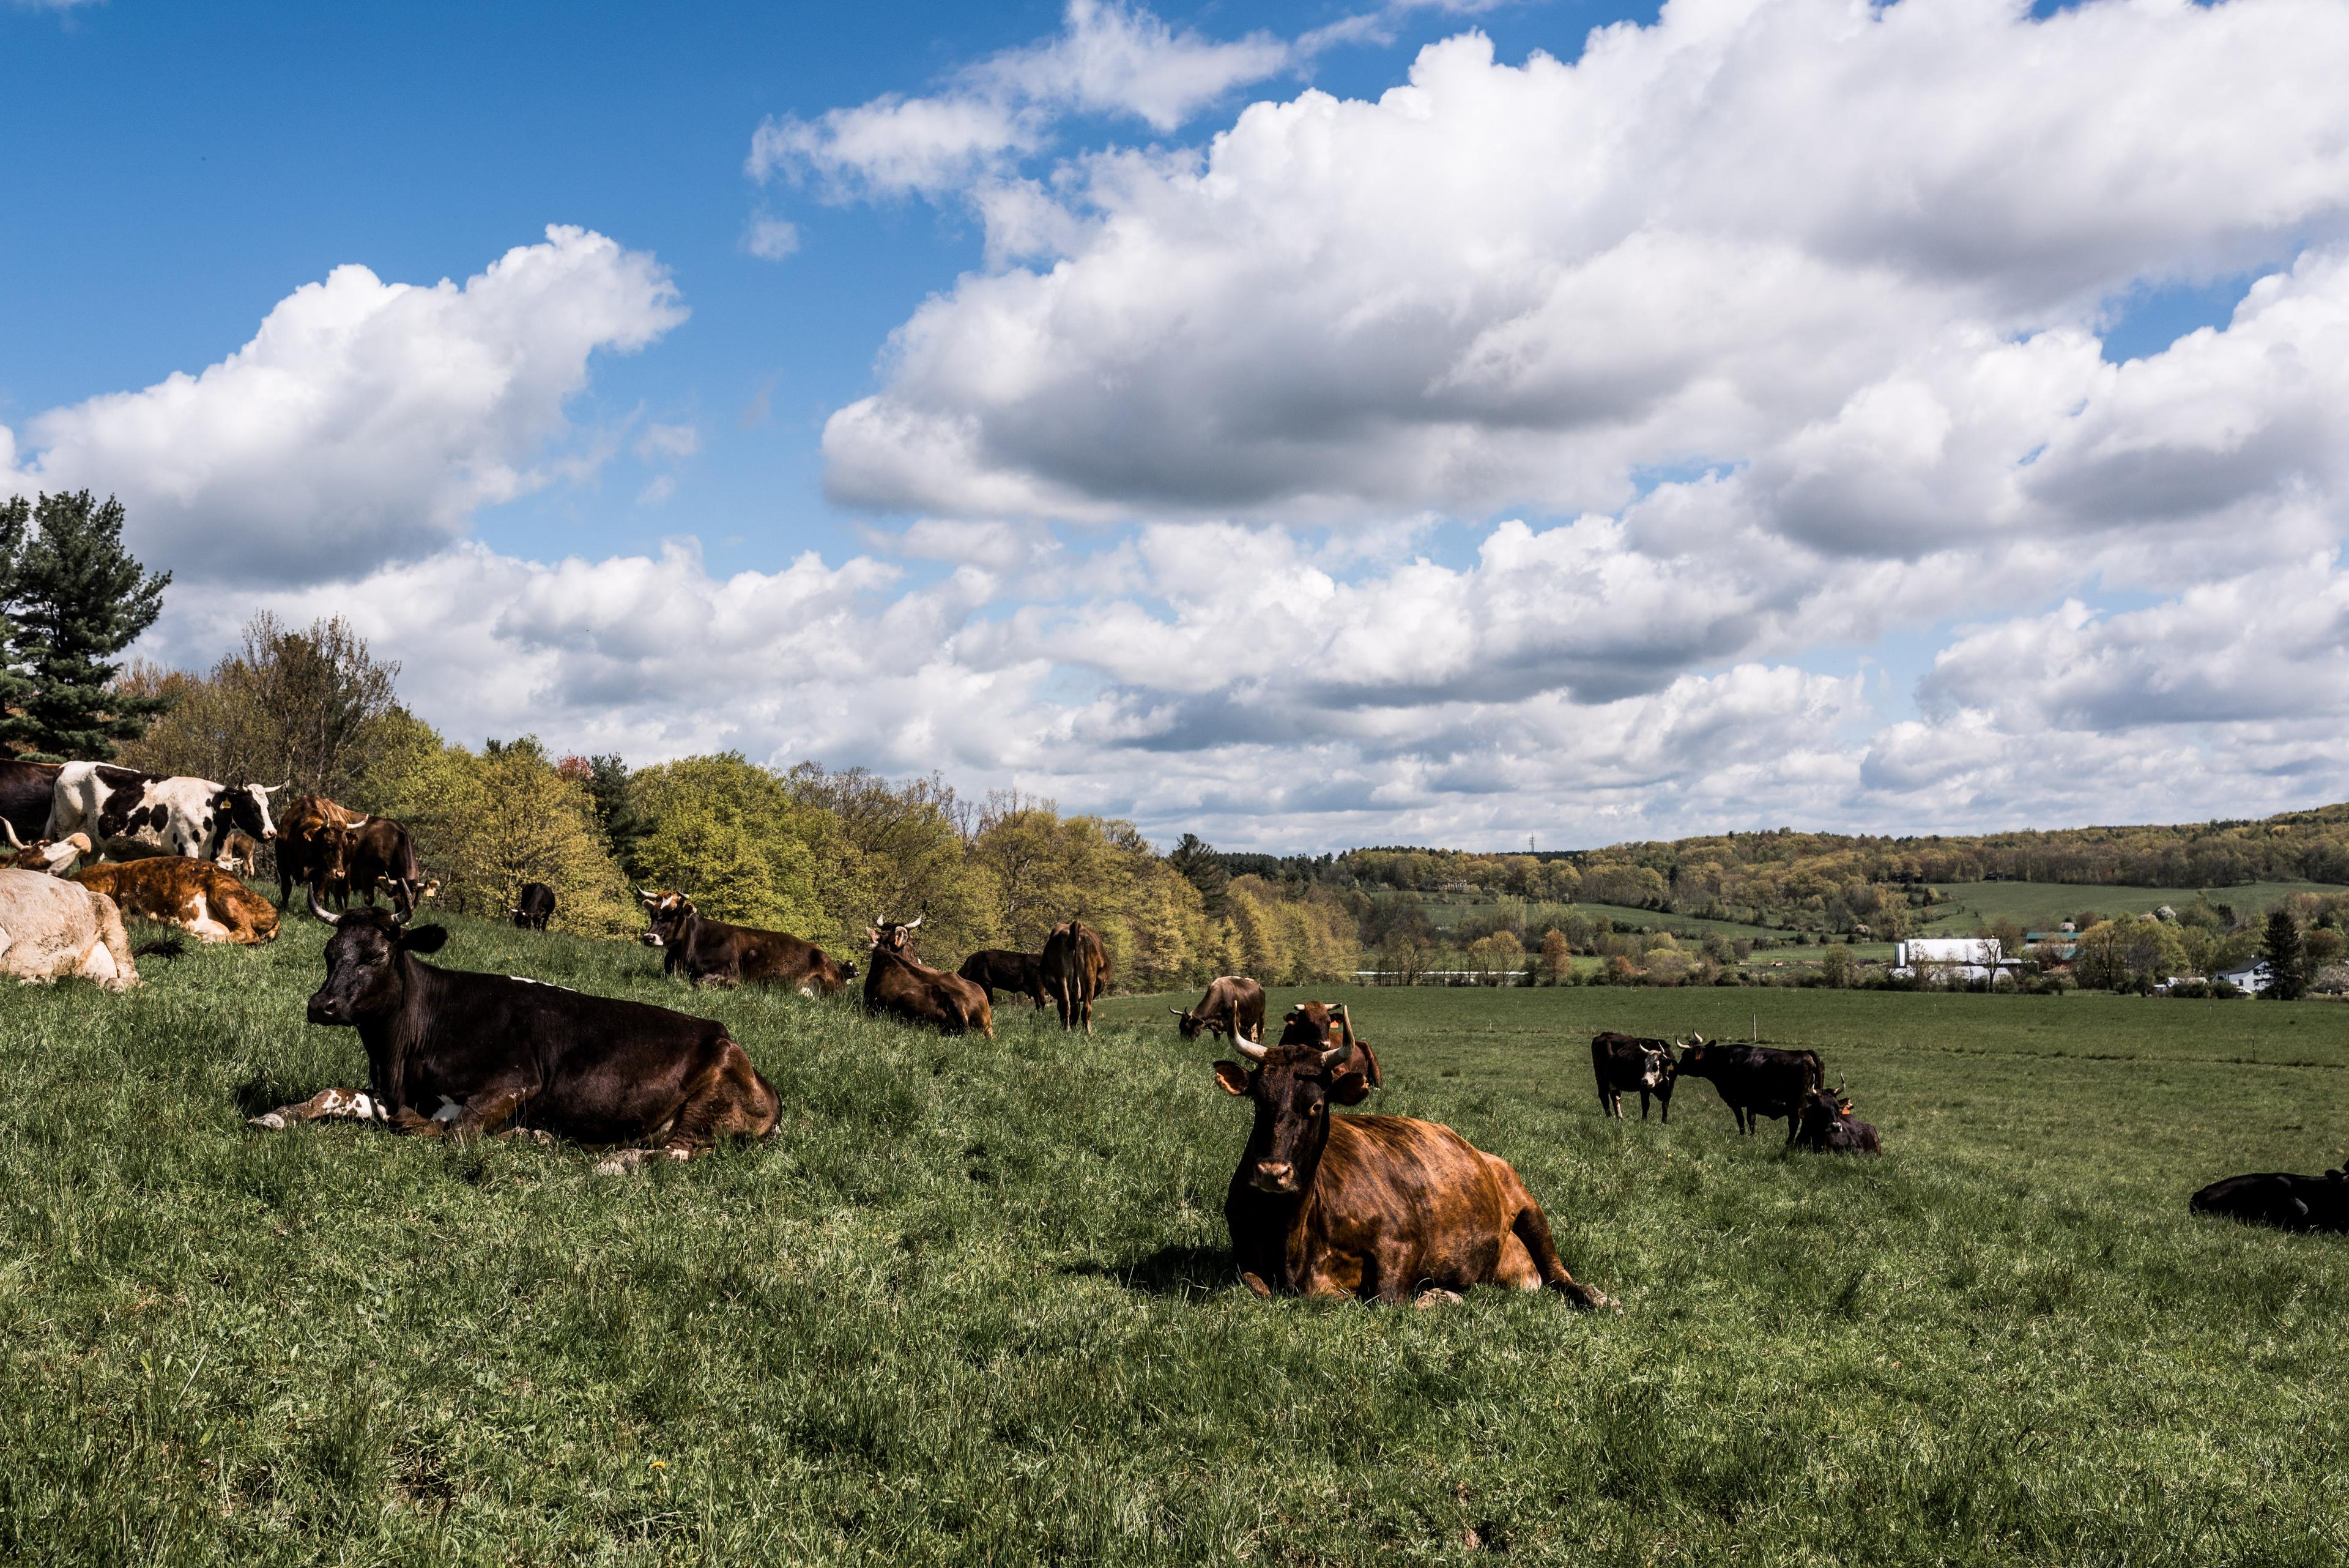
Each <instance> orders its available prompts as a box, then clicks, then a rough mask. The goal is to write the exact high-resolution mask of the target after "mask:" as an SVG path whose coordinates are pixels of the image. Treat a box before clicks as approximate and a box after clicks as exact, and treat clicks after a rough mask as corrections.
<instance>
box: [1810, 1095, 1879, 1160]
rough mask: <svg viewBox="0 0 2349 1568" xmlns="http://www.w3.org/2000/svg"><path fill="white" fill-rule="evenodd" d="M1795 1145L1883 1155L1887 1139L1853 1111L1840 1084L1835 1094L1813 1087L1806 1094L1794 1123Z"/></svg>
mask: <svg viewBox="0 0 2349 1568" xmlns="http://www.w3.org/2000/svg"><path fill="white" fill-rule="evenodd" d="M1795 1147H1797V1148H1806V1149H1809V1150H1810V1151H1811V1152H1813V1153H1814V1154H1882V1153H1883V1152H1884V1140H1883V1139H1882V1138H1880V1137H1877V1136H1876V1128H1875V1127H1872V1126H1870V1125H1869V1124H1868V1123H1867V1122H1864V1121H1861V1120H1860V1119H1859V1118H1858V1117H1857V1116H1853V1115H1852V1114H1851V1102H1850V1101H1849V1100H1847V1099H1845V1098H1844V1097H1843V1085H1841V1084H1840V1083H1838V1084H1837V1085H1836V1089H1835V1093H1833V1094H1829V1093H1827V1091H1826V1090H1825V1089H1813V1090H1812V1091H1811V1092H1810V1093H1809V1094H1807V1095H1806V1096H1803V1109H1802V1115H1801V1116H1800V1117H1799V1118H1798V1119H1797V1120H1796V1122H1795Z"/></svg>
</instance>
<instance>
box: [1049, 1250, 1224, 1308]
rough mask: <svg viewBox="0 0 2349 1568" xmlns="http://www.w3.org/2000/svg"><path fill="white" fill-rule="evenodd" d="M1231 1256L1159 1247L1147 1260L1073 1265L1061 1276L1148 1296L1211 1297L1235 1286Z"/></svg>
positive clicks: (1220, 1253) (1204, 1251)
mask: <svg viewBox="0 0 2349 1568" xmlns="http://www.w3.org/2000/svg"><path fill="white" fill-rule="evenodd" d="M1235 1269H1236V1265H1235V1264H1234V1263H1233V1262H1232V1254H1231V1252H1230V1251H1229V1249H1227V1248H1223V1247H1161V1248H1159V1249H1158V1251H1155V1252H1153V1253H1151V1254H1150V1255H1149V1256H1148V1257H1146V1258H1142V1259H1138V1260H1135V1261H1133V1262H1119V1263H1101V1262H1090V1263H1072V1264H1071V1265H1069V1266H1068V1267H1067V1268H1065V1269H1063V1270H1062V1271H1061V1272H1063V1273H1068V1274H1081V1275H1089V1276H1091V1277H1092V1278H1094V1279H1102V1280H1115V1281H1116V1282H1118V1283H1119V1284H1121V1285H1123V1286H1124V1287H1125V1288H1126V1289H1127V1290H1130V1291H1134V1292H1138V1293H1141V1294H1143V1295H1151V1296H1190V1295H1210V1294H1213V1293H1216V1292H1217V1291H1220V1290H1224V1289H1226V1288H1227V1287H1230V1286H1235V1285H1237V1284H1238V1282H1239V1275H1238V1274H1237V1272H1235Z"/></svg>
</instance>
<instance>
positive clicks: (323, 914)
mask: <svg viewBox="0 0 2349 1568" xmlns="http://www.w3.org/2000/svg"><path fill="white" fill-rule="evenodd" d="M310 913H311V914H312V915H314V916H316V918H317V919H321V920H324V921H326V924H328V925H330V926H339V925H341V924H342V923H343V918H342V916H340V915H335V914H329V913H327V911H326V905H324V904H321V903H320V902H318V889H316V888H311V889H310Z"/></svg>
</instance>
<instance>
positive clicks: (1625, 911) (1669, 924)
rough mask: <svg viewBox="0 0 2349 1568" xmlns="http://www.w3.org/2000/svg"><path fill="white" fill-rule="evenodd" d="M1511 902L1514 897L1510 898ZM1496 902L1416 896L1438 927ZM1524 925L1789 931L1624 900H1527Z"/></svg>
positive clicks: (1536, 929) (1535, 928)
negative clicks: (1574, 918)
mask: <svg viewBox="0 0 2349 1568" xmlns="http://www.w3.org/2000/svg"><path fill="white" fill-rule="evenodd" d="M1512 901H1513V902H1514V901H1515V900H1512ZM1497 908H1499V903H1498V901H1497V900H1495V899H1492V898H1479V899H1475V900H1473V901H1471V900H1469V899H1466V898H1461V897H1459V896H1457V895H1453V896H1449V897H1447V896H1445V895H1442V894H1429V895H1425V896H1423V897H1422V898H1421V899H1420V909H1422V910H1423V911H1424V912H1425V913H1426V915H1427V919H1428V921H1429V923H1430V924H1432V925H1433V926H1434V927H1435V929H1437V930H1440V931H1449V930H1451V929H1453V928H1454V927H1455V926H1457V925H1458V924H1459V923H1460V922H1461V921H1462V920H1463V919H1466V918H1467V917H1468V916H1470V915H1475V914H1487V915H1489V914H1490V913H1492V911H1493V910H1494V909H1497ZM1525 911H1526V930H1527V931H1528V932H1531V933H1534V934H1537V935H1538V934H1539V933H1540V932H1542V931H1544V930H1546V929H1548V928H1549V927H1551V926H1556V925H1563V924H1564V923H1565V921H1566V918H1567V916H1568V915H1571V914H1581V915H1584V916H1588V917H1590V918H1593V919H1610V920H1618V921H1620V922H1622V923H1623V924H1625V925H1629V926H1632V927H1639V926H1646V927H1648V928H1649V929H1652V930H1659V931H1671V932H1673V933H1675V934H1676V935H1677V934H1682V933H1685V934H1689V935H1693V936H1697V937H1702V936H1703V935H1704V933H1705V932H1707V931H1719V932H1720V933H1721V934H1722V935H1723V936H1724V937H1727V938H1730V939H1731V940H1735V939H1737V938H1739V937H1745V938H1748V939H1751V940H1775V941H1785V940H1787V938H1788V937H1789V936H1790V935H1791V934H1792V933H1790V932H1787V931H1782V930H1777V929H1773V928H1771V927H1769V926H1754V925H1748V924H1746V923H1745V922H1744V921H1742V920H1707V919H1700V918H1698V917H1697V916H1694V915H1674V914H1670V913H1667V912H1666V911H1664V910H1661V909H1634V908H1632V907H1631V906H1630V905H1628V904H1588V903H1579V902H1578V903H1572V904H1546V903H1539V902H1531V901H1528V902H1526V905H1525Z"/></svg>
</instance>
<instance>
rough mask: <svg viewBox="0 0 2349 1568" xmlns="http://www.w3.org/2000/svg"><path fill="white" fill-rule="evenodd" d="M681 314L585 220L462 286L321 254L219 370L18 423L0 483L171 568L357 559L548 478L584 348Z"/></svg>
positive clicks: (298, 569) (375, 557)
mask: <svg viewBox="0 0 2349 1568" xmlns="http://www.w3.org/2000/svg"><path fill="white" fill-rule="evenodd" d="M684 318H685V311H684V308H683V306H681V305H679V303H678V296H677V290H676V288H675V286H673V285H672V284H671V283H670V281H669V278H668V275H667V272H666V271H665V270H664V269H663V268H662V267H661V266H660V265H659V264H658V263H657V262H656V261H654V260H653V258H652V257H651V256H649V255H647V254H643V253H641V252H636V251H629V250H624V249H623V248H621V246H620V245H618V244H616V243H615V242H613V241H612V240H609V239H606V238H605V237H604V236H603V235H601V234H593V233H590V232H588V231H586V230H584V229H576V228H564V227H550V228H549V229H548V230H547V232H546V239H545V241H544V242H543V244H533V245H522V246H517V247H516V248H514V249H512V250H511V251H508V252H507V253H506V254H504V255H503V256H502V257H500V258H499V259H498V260H497V261H495V262H493V263H492V264H491V265H490V266H489V267H488V268H486V269H485V270H484V271H482V272H481V274H479V275H476V276H474V277H471V278H469V279H467V280H466V281H465V282H464V283H463V284H461V285H460V284H456V283H453V282H450V281H448V280H446V279H443V280H442V281H441V282H440V283H438V284H433V285H426V286H419V285H409V284H401V283H387V282H385V281H384V280H382V279H381V278H378V276H377V275H375V274H374V273H373V272H371V271H369V270H368V269H367V268H366V267H364V266H359V265H348V266H340V267H336V269H335V270H334V271H333V272H332V273H331V274H329V275H327V277H326V279H325V281H323V282H320V283H314V284H306V285H305V286H302V287H301V288H298V289H296V290H295V292H294V293H293V294H291V295H289V296H287V297H286V298H285V299H284V300H282V301H280V302H279V303H278V305H277V306H275V307H274V309H272V310H271V311H270V313H269V315H268V317H266V319H264V321H263V322H262V324H261V329H260V331H259V332H258V333H256V334H255V335H254V338H253V340H252V341H251V342H249V343H247V344H246V345H245V346H244V347H243V348H240V349H238V350H237V351H236V352H235V353H233V354H232V355H230V356H229V357H228V358H225V359H223V360H222V361H221V362H220V363H219V364H216V365H213V366H211V367H210V368H208V369H204V370H203V371H202V372H200V373H198V374H194V375H189V374H186V373H176V374H174V375H172V376H171V377H169V378H167V379H164V380H162V381H160V382H158V383H157V384H156V385H154V386H151V387H148V388H145V389H142V390H140V391H135V392H116V393H110V394H108V395H106V396H102V397H97V398H92V399H90V400H88V401H87V402H82V403H78V404H75V405H73V406H71V407H69V408H61V409H56V410H50V411H49V412H47V413H44V414H41V415H38V416H36V417H35V418H34V419H33V420H32V421H30V422H29V423H28V424H27V426H26V431H25V433H24V435H23V436H22V437H20V438H16V439H15V441H14V444H15V445H16V447H17V448H18V452H19V455H18V456H17V458H16V464H15V466H14V467H13V469H12V470H10V471H6V472H0V482H5V483H9V484H11V485H13V486H14V487H15V488H16V489H19V490H31V489H34V488H44V489H50V490H57V489H64V488H79V487H84V486H87V487H88V488H90V489H92V490H96V491H99V492H101V493H104V492H111V493H115V494H118V495H119V496H120V497H121V498H122V499H123V501H124V503H125V504H126V507H127V509H128V512H129V535H130V544H131V545H132V548H133V549H134V550H136V551H137V552H138V553H139V554H140V556H142V557H144V558H146V559H147V560H149V561H150V562H152V563H154V564H157V565H162V566H170V567H171V568H172V569H173V570H174V571H175V572H177V573H178V574H180V576H181V577H182V578H183V579H185V578H189V577H193V576H208V575H219V576H233V577H235V578H239V579H243V580H252V579H255V578H258V579H261V580H265V581H277V582H302V581H313V580H316V579H318V578H321V577H326V576H338V575H344V574H347V573H350V572H353V571H357V570H364V569H366V568H367V567H369V566H374V565H376V564H378V563H379V562H383V561H388V560H394V559H398V558H402V557H409V556H419V555H423V554H425V553H427V552H429V551H431V550H434V549H437V548H439V547H440V546H441V545H445V544H447V543H448V542H449V541H450V540H451V539H453V538H456V537H458V536H460V535H462V534H463V533H464V532H465V531H466V529H467V527H468V525H469V524H470V522H471V517H472V514H474V512H475V511H476V510H477V509H479V508H480V507H481V506H483V505H486V504H492V503H495V502H501V501H506V500H510V499H512V498H513V497H514V496H517V495H521V494H523V493H526V492H529V491H531V490H533V489H535V488H537V487H539V486H541V485H543V484H545V483H548V482H549V481H550V479H551V478H552V477H553V476H554V468H553V467H552V466H550V465H549V464H548V463H547V462H544V461H543V460H544V459H545V456H546V452H547V448H548V444H549V442H550V441H554V439H556V438H558V437H560V436H561V435H563V434H564V433H565V431H566V430H567V423H566V421H565V418H564V406H565V404H566V403H567V402H568V401H569V400H570V399H572V398H573V397H574V395H576V394H577V393H578V392H579V391H581V390H582V389H584V388H585V386H586V384H587V373H588V362H589V360H590V358H591V357H592V356H594V355H595V353H597V352H599V351H609V352H620V353H626V352H630V351H633V350H636V349H638V348H643V347H644V346H645V345H647V344H648V343H650V342H652V341H653V340H654V339H655V338H657V337H660V336H661V334H663V333H664V332H666V331H667V330H668V329H669V328H670V327H674V326H675V325H677V324H678V322H679V321H682V320H683V319H684ZM7 455H8V454H7V452H6V448H5V447H0V457H5V456H7Z"/></svg>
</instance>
